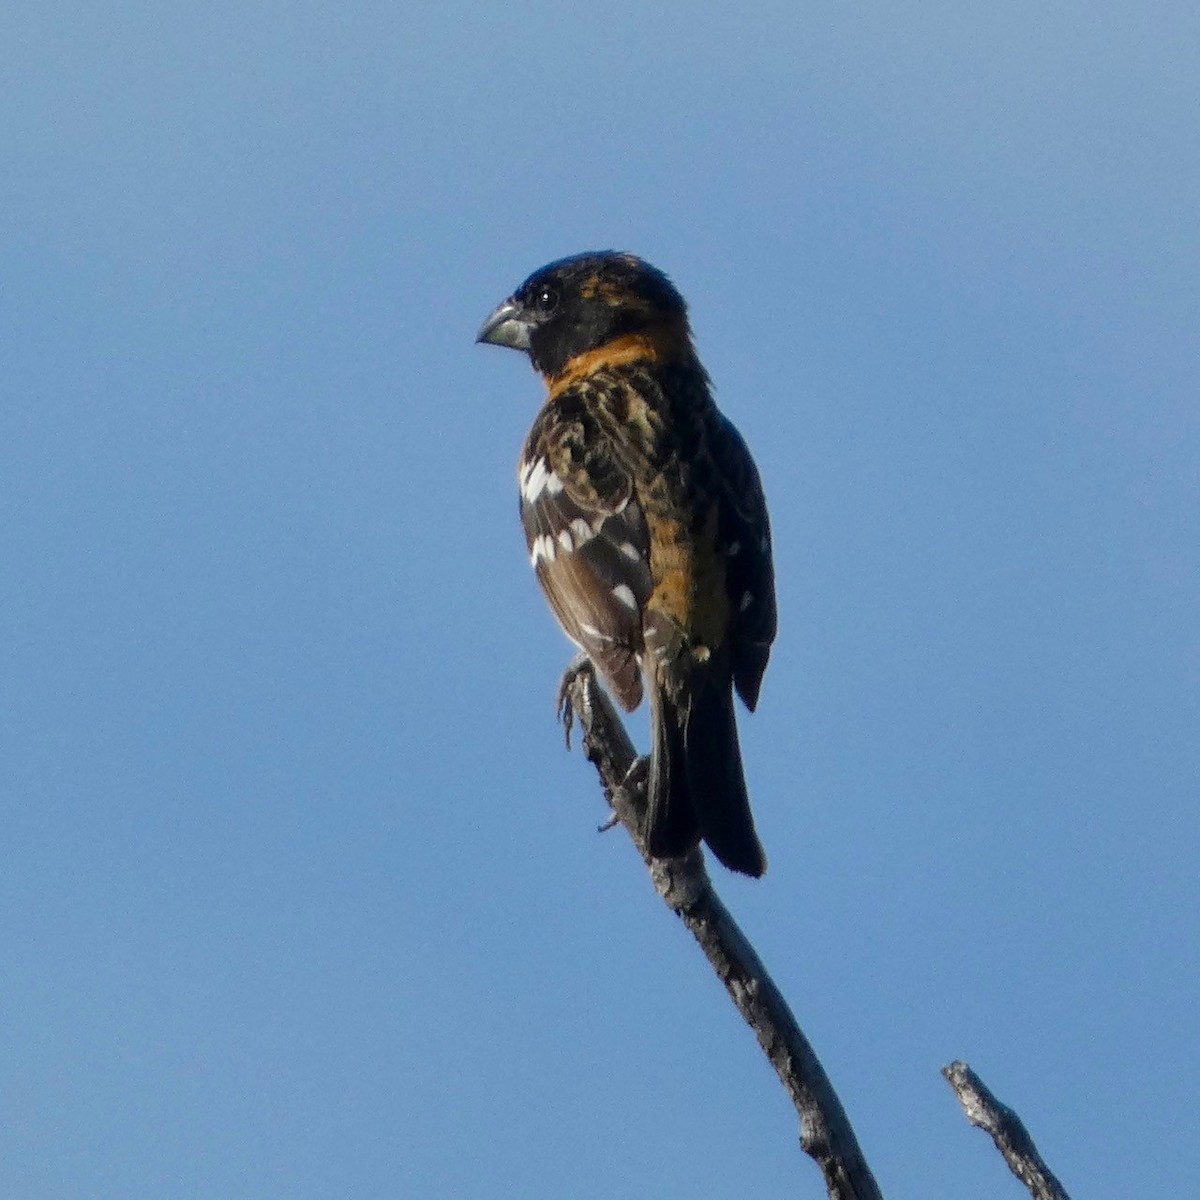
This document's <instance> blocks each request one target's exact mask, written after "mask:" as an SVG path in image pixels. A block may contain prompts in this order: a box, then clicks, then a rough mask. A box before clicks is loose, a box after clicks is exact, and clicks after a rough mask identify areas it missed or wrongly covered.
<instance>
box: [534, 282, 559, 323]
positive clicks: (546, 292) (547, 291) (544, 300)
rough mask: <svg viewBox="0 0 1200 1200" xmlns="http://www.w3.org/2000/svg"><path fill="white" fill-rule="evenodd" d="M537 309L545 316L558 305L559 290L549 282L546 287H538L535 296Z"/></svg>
mask: <svg viewBox="0 0 1200 1200" xmlns="http://www.w3.org/2000/svg"><path fill="white" fill-rule="evenodd" d="M533 302H534V304H535V305H536V306H537V310H538V312H539V313H541V315H542V316H543V317H548V316H549V315H550V314H551V313H552V312H553V311H554V310H555V309H556V308H557V307H558V292H557V291H556V290H555V289H554V288H552V287H550V285H549V284H547V285H546V286H544V287H541V288H538V293H537V295H536V296H535V297H534V298H533Z"/></svg>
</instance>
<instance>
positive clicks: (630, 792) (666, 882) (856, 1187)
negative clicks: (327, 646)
mask: <svg viewBox="0 0 1200 1200" xmlns="http://www.w3.org/2000/svg"><path fill="white" fill-rule="evenodd" d="M559 702H560V709H561V713H562V717H563V721H564V724H565V725H566V727H567V737H568V744H569V739H570V730H571V724H572V721H573V720H574V719H575V718H578V720H579V724H580V727H581V729H582V731H583V748H584V752H585V754H586V755H587V757H588V760H589V761H590V762H592V763H593V764H594V765H595V767H596V770H597V772H598V773H599V775H600V782H601V784H602V786H603V788H604V794H605V796H606V798H607V799H608V802H609V803H610V804H611V805H612V808H613V811H614V813H615V814H616V816H617V818H618V819H619V820H620V822H621V824H622V825H624V827H625V829H626V830H627V831H628V833H629V835H630V837H631V838H632V839H633V843H634V845H635V846H636V847H637V848H638V851H639V853H640V854H641V856H642V858H643V860H644V861H645V862H646V864H647V866H648V867H649V868H650V875H651V878H652V879H653V881H654V886H655V889H656V890H657V891H658V894H659V895H660V896H661V897H662V898H663V900H664V901H665V902H666V903H667V905H668V906H669V907H670V908H671V909H672V911H673V912H675V913H676V914H677V915H678V916H679V918H680V919H681V920H682V921H683V923H684V924H685V925H686V926H687V927H688V929H689V930H690V931H691V934H692V936H693V937H694V938H695V939H696V941H697V942H698V943H699V944H700V948H701V949H702V950H703V951H704V953H705V955H706V957H707V958H708V961H709V963H710V964H711V965H712V968H713V970H714V971H716V973H717V977H718V978H719V979H720V980H721V982H722V983H723V984H724V985H725V989H726V991H728V993H729V995H730V997H731V998H732V999H733V1002H734V1004H735V1005H737V1009H738V1011H739V1012H740V1013H741V1014H742V1016H743V1017H744V1018H745V1020H746V1022H747V1023H748V1024H749V1026H750V1028H751V1029H753V1030H754V1033H755V1036H756V1037H757V1038H758V1041H759V1045H761V1046H762V1048H763V1050H764V1051H765V1052H766V1055H767V1057H768V1058H769V1059H770V1061H771V1065H772V1066H774V1068H775V1071H776V1073H777V1074H778V1075H779V1078H780V1080H781V1082H782V1083H783V1086H784V1087H785V1088H786V1089H787V1092H788V1095H789V1096H791V1098H792V1103H793V1104H794V1105H795V1106H796V1111H797V1112H798V1113H799V1115H800V1145H801V1147H802V1148H803V1149H804V1151H805V1153H806V1154H808V1155H810V1156H811V1157H812V1158H813V1159H815V1160H816V1162H817V1164H818V1166H820V1168H821V1172H822V1174H823V1175H824V1176H825V1185H826V1187H827V1188H828V1191H829V1196H830V1197H831V1200H882V1196H881V1193H880V1191H879V1187H878V1185H877V1184H876V1183H875V1178H874V1176H873V1175H872V1174H871V1170H870V1168H869V1167H868V1166H867V1163H866V1160H865V1159H864V1158H863V1155H862V1151H861V1150H860V1149H859V1145H858V1140H857V1139H856V1138H855V1136H854V1130H853V1129H852V1128H851V1127H850V1122H849V1120H848V1119H847V1117H846V1113H845V1111H844V1110H843V1108H842V1105H841V1101H840V1100H838V1097H837V1094H836V1093H835V1092H834V1090H833V1085H832V1084H831V1083H830V1082H829V1078H828V1076H827V1075H826V1074H825V1071H824V1069H823V1068H822V1066H821V1064H820V1062H819V1061H818V1060H817V1056H816V1054H814V1053H813V1049H812V1047H811V1046H810V1045H809V1043H808V1040H807V1039H806V1038H805V1036H804V1034H803V1033H802V1032H801V1031H800V1027H799V1026H798V1025H797V1024H796V1018H795V1017H794V1016H793V1015H792V1013H791V1010H790V1009H789V1008H788V1006H787V1002H786V1001H785V1000H784V998H783V996H782V995H781V993H780V991H779V989H778V988H777V987H776V986H775V983H774V981H773V980H772V979H771V977H770V976H769V975H768V974H767V971H766V968H765V967H764V966H763V964H762V962H761V960H760V959H759V957H758V955H757V954H756V953H755V951H754V948H753V946H751V945H750V943H749V941H747V939H746V936H745V934H743V933H742V931H741V929H739V928H738V925H737V923H736V922H735V921H734V919H733V917H732V916H730V914H729V910H728V909H727V908H726V907H725V905H724V904H723V903H722V902H721V900H720V897H718V896H717V894H716V892H715V891H714V890H713V886H712V882H711V880H710V879H709V877H708V872H707V870H706V869H705V866H704V855H703V854H702V853H701V852H700V851H699V850H694V851H692V852H691V853H690V854H688V855H687V856H686V857H684V858H676V859H651V858H650V856H649V855H648V854H647V853H646V850H645V842H644V839H643V837H642V829H643V826H644V822H645V805H646V801H645V788H644V786H643V785H644V781H645V775H646V762H645V760H644V759H639V758H638V757H637V753H636V751H635V750H634V747H633V743H632V742H631V741H630V740H629V735H628V734H627V733H626V732H625V727H624V725H622V723H621V720H620V718H619V717H618V716H617V714H616V711H615V710H614V708H613V706H612V703H611V702H610V701H609V699H608V697H607V695H605V693H604V691H603V689H602V688H601V687H600V686H599V685H598V684H597V682H596V677H595V674H594V673H593V671H592V668H591V665H590V664H589V663H587V662H586V660H585V661H583V662H577V663H575V664H574V665H573V666H572V667H571V669H570V670H569V671H568V672H567V674H566V675H565V676H564V678H563V682H562V688H561V689H560V692H559Z"/></svg>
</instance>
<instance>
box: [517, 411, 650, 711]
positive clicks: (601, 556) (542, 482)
mask: <svg viewBox="0 0 1200 1200" xmlns="http://www.w3.org/2000/svg"><path fill="white" fill-rule="evenodd" d="M518 472H519V482H520V488H521V523H522V525H524V527H525V541H526V544H527V546H528V548H529V557H530V561H531V562H532V564H533V566H534V569H535V570H536V571H537V577H538V581H539V583H541V585H542V589H543V590H544V591H545V593H546V597H547V599H548V600H549V601H550V606H551V608H552V609H553V610H554V614H555V616H556V617H557V618H558V620H559V623H560V624H561V625H562V627H563V629H564V630H565V631H566V633H567V636H568V637H570V638H571V639H572V641H574V642H576V643H577V644H578V645H579V646H580V647H581V649H583V651H584V652H585V653H586V654H587V656H588V657H589V658H590V659H591V660H592V662H593V663H594V664H595V665H596V667H597V669H598V670H599V671H600V673H601V674H602V675H603V676H604V678H605V680H606V681H607V683H608V685H609V687H610V688H611V689H612V691H613V694H614V695H615V696H616V697H617V699H618V701H619V702H620V703H621V704H622V705H623V706H624V707H625V708H626V709H629V710H632V709H634V708H636V707H637V705H638V703H639V702H640V701H641V698H642V678H641V663H640V656H641V652H642V612H643V610H644V608H645V606H646V601H647V600H648V599H649V597H650V593H651V591H652V590H653V586H654V585H653V582H652V580H651V577H650V535H649V533H648V531H647V528H646V519H645V517H644V516H643V514H642V510H641V507H640V505H639V504H638V502H637V499H636V497H635V495H634V489H633V482H632V480H631V478H630V476H629V473H628V471H627V470H626V469H625V468H624V466H623V465H622V464H621V462H620V460H619V458H618V456H617V454H616V452H615V450H614V447H613V446H612V445H611V443H610V442H609V441H608V439H607V438H606V437H605V436H604V435H603V434H602V433H601V432H600V431H599V430H598V428H597V427H596V426H595V425H594V424H592V423H590V422H589V418H588V416H587V413H586V412H585V411H583V410H582V409H579V408H573V407H572V406H570V405H564V404H562V403H561V402H558V401H556V402H555V403H554V404H553V405H551V406H548V407H547V408H546V409H545V410H543V414H542V417H541V418H539V420H538V421H537V423H536V424H535V425H534V428H533V431H532V432H531V434H530V436H529V440H528V442H527V443H526V446H525V451H524V453H523V454H522V456H521V463H520V466H519V468H518Z"/></svg>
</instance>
